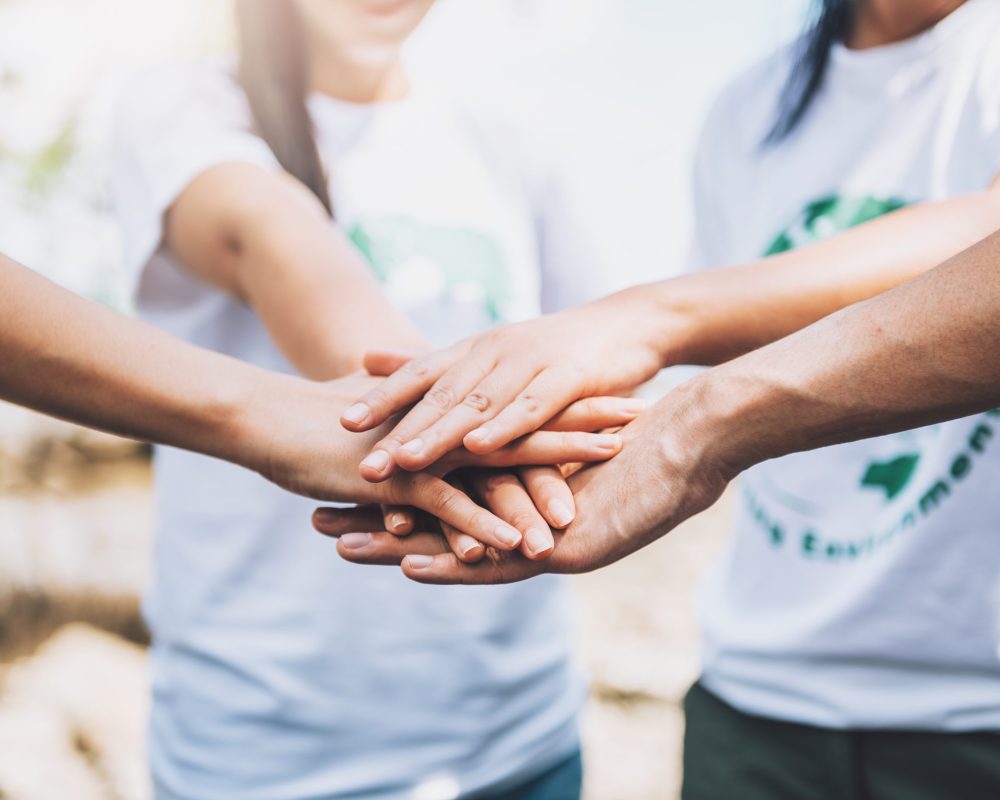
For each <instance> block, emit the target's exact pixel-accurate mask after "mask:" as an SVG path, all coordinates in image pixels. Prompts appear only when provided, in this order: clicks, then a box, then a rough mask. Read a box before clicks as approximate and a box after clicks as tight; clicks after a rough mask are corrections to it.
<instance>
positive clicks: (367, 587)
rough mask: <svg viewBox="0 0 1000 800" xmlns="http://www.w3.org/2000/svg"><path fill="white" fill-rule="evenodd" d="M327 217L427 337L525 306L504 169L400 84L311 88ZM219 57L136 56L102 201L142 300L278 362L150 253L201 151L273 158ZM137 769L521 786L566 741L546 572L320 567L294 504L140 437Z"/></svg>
mask: <svg viewBox="0 0 1000 800" xmlns="http://www.w3.org/2000/svg"><path fill="white" fill-rule="evenodd" d="M310 110H311V112H312V115H313V117H314V122H315V125H316V130H317V138H318V143H319V149H320V152H321V154H322V156H323V158H324V161H325V162H326V164H327V165H328V168H329V171H330V186H331V195H332V197H333V201H334V204H335V207H336V213H337V219H338V223H339V224H340V225H341V226H343V227H344V229H345V230H347V231H348V232H349V234H350V235H351V237H352V238H353V239H354V241H355V242H356V243H357V244H358V246H359V248H360V249H361V250H362V251H363V252H364V253H365V254H366V255H367V256H368V258H369V259H370V261H371V263H372V266H373V269H374V270H375V271H376V273H377V274H378V275H379V276H380V277H381V278H382V280H383V282H384V285H385V287H386V292H387V293H388V295H389V296H390V297H391V298H392V299H393V300H394V301H395V302H396V304H397V305H398V306H399V307H400V308H401V309H403V310H404V311H405V312H406V313H408V314H409V315H410V316H411V318H412V319H414V320H415V321H416V322H417V324H418V325H419V326H420V327H421V329H422V330H423V331H424V333H425V334H426V335H428V336H429V337H430V338H431V339H432V340H434V341H436V342H438V343H449V342H452V341H454V340H456V339H458V338H460V337H463V336H466V335H468V334H470V333H473V332H475V331H477V330H480V329H482V328H484V327H486V326H489V325H491V324H493V323H495V322H498V321H508V320H516V319H523V318H525V317H529V316H532V315H534V314H536V313H538V310H539V307H538V298H539V292H540V286H541V273H540V264H539V244H538V236H537V233H538V232H537V231H536V229H535V219H534V217H533V215H532V211H531V204H530V201H531V200H533V199H535V198H528V197H526V196H525V184H524V182H522V181H520V180H518V179H517V177H516V176H515V175H514V174H513V173H512V172H509V171H505V170H501V169H496V168H494V166H493V165H492V164H493V162H491V161H490V159H489V158H488V153H487V152H485V151H484V150H483V147H482V142H481V140H480V139H479V138H477V136H476V135H475V133H474V128H473V127H472V126H470V125H467V124H466V121H465V120H464V115H463V114H461V113H456V112H455V110H454V109H453V107H452V105H451V104H449V103H447V102H446V101H445V100H444V99H443V98H441V97H438V96H436V95H434V94H431V93H426V92H423V91H420V90H415V91H414V92H413V93H412V95H411V96H410V97H409V98H408V99H407V100H405V101H402V102H398V103H388V104H379V105H373V106H357V105H352V104H348V103H343V102H338V101H335V100H332V99H330V98H328V97H324V96H313V97H311V98H310ZM249 119H250V116H249V111H248V108H247V104H246V100H245V97H244V95H243V93H242V91H241V90H240V88H239V87H238V86H237V84H236V83H235V82H234V80H233V79H232V77H231V74H230V72H229V70H227V69H226V68H225V67H224V66H222V65H219V66H198V67H185V68H169V69H159V70H155V71H152V72H150V73H148V74H146V75H144V76H142V77H140V78H139V79H137V80H136V81H135V82H134V83H133V85H132V86H131V87H130V88H129V89H128V90H127V91H126V93H125V97H124V98H123V100H122V105H121V113H120V119H119V125H118V132H117V137H116V140H117V144H116V152H115V166H114V186H115V194H116V205H117V209H118V212H119V214H120V216H121V221H122V226H123V230H124V233H125V240H126V250H127V263H128V269H129V271H130V274H131V275H132V276H133V278H134V280H135V286H136V297H137V302H138V307H139V310H140V313H141V314H142V316H143V317H144V318H145V319H146V320H148V321H150V322H152V323H154V324H156V325H158V326H160V327H161V328H163V329H165V330H167V331H169V332H170V333H172V334H174V335H176V336H179V337H181V338H183V339H186V340H188V341H190V342H193V343H195V344H197V345H201V346H203V347H207V348H209V349H212V350H216V351H219V352H223V353H228V354H230V355H232V356H236V357H238V358H241V359H243V360H245V361H248V362H251V363H254V364H257V365H259V366H262V367H266V368H269V369H274V370H280V371H290V370H291V368H290V366H289V365H288V364H287V363H286V361H285V360H284V359H283V358H282V356H281V355H280V354H279V352H278V351H277V349H276V348H275V346H274V345H273V344H272V342H271V339H270V338H269V336H268V334H267V332H266V331H265V329H264V328H263V327H262V325H261V323H260V322H259V321H258V318H257V316H256V315H255V314H254V312H253V311H252V310H250V309H249V308H247V307H246V306H245V305H243V304H242V303H240V302H238V301H236V300H234V299H233V298H232V297H230V296H229V295H228V294H226V293H223V292H221V291H218V290H216V289H214V288H212V287H210V286H208V285H206V284H204V283H202V282H200V281H198V280H196V279H195V278H193V277H191V276H190V274H189V273H187V272H186V271H185V270H184V268H183V267H181V266H180V265H179V264H177V263H176V262H175V261H174V260H173V259H172V257H171V256H170V254H169V253H168V252H166V251H165V249H164V248H163V247H162V246H161V240H162V234H163V230H162V220H163V214H164V211H165V210H166V209H167V208H169V206H170V205H171V203H172V201H173V200H174V199H175V198H176V197H177V195H178V193H179V192H180V191H182V189H183V188H184V187H185V186H186V185H187V184H188V183H189V182H190V181H191V180H192V179H193V178H195V177H196V176H197V175H198V174H199V173H201V172H202V171H203V170H205V169H206V168H208V167H211V166H213V165H215V164H219V163H223V162H231V161H241V162H249V163H252V164H258V165H261V166H263V167H265V168H268V169H277V168H278V166H277V163H276V161H275V159H274V157H273V155H272V154H271V152H270V150H269V149H268V148H267V146H266V145H265V144H264V142H263V141H262V140H261V139H259V138H258V137H257V136H255V135H254V134H253V133H251V132H250V123H249ZM155 476H156V514H157V540H156V550H155V566H154V580H153V586H152V589H151V591H150V593H149V596H148V598H147V603H146V613H147V617H148V619H149V622H150V625H151V627H152V630H153V634H154V644H153V693H154V705H153V714H152V723H151V761H152V768H153V773H154V777H155V780H156V782H157V787H158V793H159V796H160V797H162V798H171V797H178V798H185V799H187V798H212V800H224V799H225V798H232V799H233V800H285V799H288V800H291V799H292V798H295V799H296V800H303V799H304V798H321V797H322V798H332V797H337V798H361V797H365V798H376V797H377V798H409V799H411V800H412V798H450V797H455V796H457V795H458V794H459V793H462V794H464V793H466V792H470V791H473V790H476V789H479V788H482V787H486V786H493V785H503V784H504V783H508V782H511V781H514V782H517V781H521V780H526V779H528V778H530V777H531V776H532V775H534V774H537V773H539V772H542V771H544V770H545V769H547V768H549V767H550V766H552V765H553V764H555V763H556V762H557V761H558V760H559V759H561V758H564V757H566V756H567V755H568V754H569V753H570V752H572V751H573V749H574V748H576V747H577V746H578V738H577V731H576V724H575V715H576V712H577V710H578V708H579V705H580V702H581V699H582V695H583V691H582V682H581V680H580V679H579V677H578V676H577V675H576V674H575V673H574V671H573V669H572V668H571V665H570V660H569V656H570V650H571V645H572V639H573V625H572V620H571V617H572V609H571V606H570V601H569V598H568V596H567V592H566V588H565V585H564V583H563V582H562V581H561V580H560V579H558V578H555V577H544V578H541V579H538V580H533V581H530V582H527V583H523V584H518V585H513V586H506V587H462V586H457V587H428V586H421V585H417V584H414V583H411V582H409V581H407V580H406V579H405V578H403V577H402V575H401V574H400V573H399V571H398V570H395V569H379V568H371V567H360V566H356V565H351V564H348V563H346V562H344V561H342V560H341V559H340V558H339V557H338V556H337V554H336V552H335V548H334V547H333V545H332V543H331V542H330V541H329V540H327V539H324V538H323V537H321V536H319V535H317V534H316V533H315V532H314V531H313V530H312V529H311V526H310V514H311V512H312V510H313V508H314V506H315V503H314V502H312V501H309V500H305V499H302V498H299V497H295V496H293V495H291V494H289V493H287V492H284V491H282V490H280V489H278V488H277V487H275V486H273V485H271V484H269V483H267V482H266V481H264V480H263V479H262V478H261V477H259V476H258V475H256V474H254V473H252V472H249V471H247V470H244V469H241V468H239V467H236V466H233V465H231V464H227V463H223V462H221V461H216V460H213V459H210V458H205V457H202V456H199V455H195V454H192V453H185V452H181V451H179V450H174V449H170V448H158V449H157V452H156V459H155Z"/></svg>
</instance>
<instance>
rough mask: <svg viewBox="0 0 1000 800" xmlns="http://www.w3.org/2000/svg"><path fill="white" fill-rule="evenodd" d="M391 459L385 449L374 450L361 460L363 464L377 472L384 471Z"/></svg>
mask: <svg viewBox="0 0 1000 800" xmlns="http://www.w3.org/2000/svg"><path fill="white" fill-rule="evenodd" d="M390 461H391V459H390V458H389V454H388V453H387V452H385V450H373V451H372V452H370V453H369V454H368V455H367V456H366V457H365V460H364V461H362V462H361V466H363V467H368V469H371V470H374V471H375V472H384V471H385V468H386V467H388V466H389V462H390Z"/></svg>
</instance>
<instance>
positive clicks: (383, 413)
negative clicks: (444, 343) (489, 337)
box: [340, 345, 462, 433]
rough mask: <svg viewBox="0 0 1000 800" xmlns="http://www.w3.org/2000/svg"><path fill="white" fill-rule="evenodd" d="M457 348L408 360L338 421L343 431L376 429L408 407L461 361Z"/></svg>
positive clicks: (345, 412) (361, 398)
mask: <svg viewBox="0 0 1000 800" xmlns="http://www.w3.org/2000/svg"><path fill="white" fill-rule="evenodd" d="M461 356H462V350H461V349H460V347H459V345H455V346H454V347H450V348H448V349H447V350H436V351H435V352H433V353H428V354H427V355H423V356H420V357H419V358H414V359H411V360H410V361H407V362H406V363H404V364H403V365H402V366H401V367H400V368H399V369H397V370H396V371H395V372H393V373H392V374H391V375H390V376H389V377H387V378H386V379H385V380H384V381H382V382H381V383H380V384H379V385H378V386H376V387H375V388H374V389H372V390H370V391H368V392H366V393H365V394H363V395H362V396H361V397H360V398H358V400H357V401H356V402H355V403H354V404H353V405H351V406H350V407H349V408H347V409H346V410H345V411H344V413H343V414H342V415H341V417H340V424H341V425H343V426H344V427H345V428H347V430H349V431H354V432H355V433H361V432H363V431H369V430H371V429H372V428H376V427H378V426H379V425H381V424H382V423H383V422H385V421H386V420H387V419H389V417H391V416H392V415H393V414H395V413H396V412H397V411H399V410H401V409H403V408H406V406H408V405H412V404H413V403H415V402H416V401H417V400H419V399H420V398H421V397H423V396H424V394H426V393H427V391H428V390H429V389H430V388H431V387H432V386H433V385H434V383H435V381H437V379H438V378H440V377H441V376H442V375H444V374H445V373H446V372H447V371H448V369H449V368H450V367H451V366H452V365H453V364H455V363H456V362H458V361H459V360H460V359H461Z"/></svg>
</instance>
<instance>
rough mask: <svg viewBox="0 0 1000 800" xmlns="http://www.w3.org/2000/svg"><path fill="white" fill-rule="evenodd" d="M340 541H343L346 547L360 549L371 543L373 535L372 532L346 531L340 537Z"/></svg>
mask: <svg viewBox="0 0 1000 800" xmlns="http://www.w3.org/2000/svg"><path fill="white" fill-rule="evenodd" d="M340 541H341V542H343V544H344V548H345V549H347V550H360V549H361V548H362V547H367V546H368V545H370V544H371V542H372V535H371V534H370V533H345V534H344V535H343V536H341V537H340Z"/></svg>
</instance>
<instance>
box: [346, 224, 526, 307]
mask: <svg viewBox="0 0 1000 800" xmlns="http://www.w3.org/2000/svg"><path fill="white" fill-rule="evenodd" d="M348 235H349V236H350V238H351V240H352V241H353V242H354V244H355V245H356V246H357V247H358V249H359V250H360V251H361V252H362V254H363V255H364V256H365V258H366V259H367V260H368V262H369V264H370V265H371V267H372V271H373V272H374V273H375V275H376V277H377V278H378V279H379V280H380V281H382V282H383V283H385V282H388V281H389V280H390V279H396V280H400V279H405V278H406V273H407V272H410V273H411V275H412V278H413V280H415V281H419V282H421V283H422V284H427V283H430V284H433V285H436V286H440V287H441V289H440V291H441V294H442V299H443V300H448V299H450V298H455V297H460V296H462V295H463V294H464V293H466V290H468V292H467V293H466V294H467V296H472V297H476V298H479V299H481V301H482V303H483V304H484V306H485V308H486V311H487V313H488V314H489V316H490V319H491V320H492V321H493V322H500V321H501V320H502V318H503V309H504V307H505V306H506V304H507V303H508V302H509V300H510V298H511V295H512V293H513V290H512V287H511V285H510V274H509V272H508V271H507V269H506V263H505V261H504V257H503V253H502V252H501V250H500V247H499V246H498V245H497V243H496V241H494V240H493V239H492V238H490V237H489V236H487V235H486V234H484V233H481V232H480V231H477V230H472V229H469V228H461V227H451V226H446V225H432V224H426V223H423V222H420V221H417V220H415V219H412V218H410V217H406V216H402V215H391V216H381V217H372V218H366V219H363V220H361V221H359V222H358V223H357V224H355V225H354V226H353V227H352V228H351V229H350V231H349V233H348Z"/></svg>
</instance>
